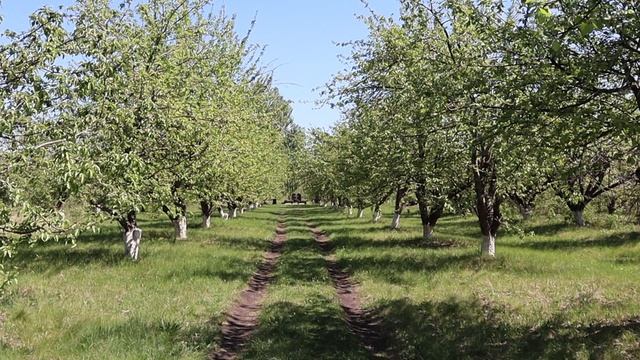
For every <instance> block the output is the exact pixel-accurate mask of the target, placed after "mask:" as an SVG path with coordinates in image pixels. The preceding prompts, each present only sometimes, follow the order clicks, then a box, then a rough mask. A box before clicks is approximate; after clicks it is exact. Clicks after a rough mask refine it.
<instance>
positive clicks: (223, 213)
mask: <svg viewBox="0 0 640 360" xmlns="http://www.w3.org/2000/svg"><path fill="white" fill-rule="evenodd" d="M218 210H219V212H220V217H221V218H222V219H223V220H229V213H226V212H224V209H222V208H219V209H218Z"/></svg>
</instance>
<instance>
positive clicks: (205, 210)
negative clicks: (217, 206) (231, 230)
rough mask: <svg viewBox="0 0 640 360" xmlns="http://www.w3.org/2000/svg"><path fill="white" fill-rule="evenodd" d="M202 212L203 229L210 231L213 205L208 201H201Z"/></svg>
mask: <svg viewBox="0 0 640 360" xmlns="http://www.w3.org/2000/svg"><path fill="white" fill-rule="evenodd" d="M200 210H202V227H203V228H205V229H209V228H210V227H211V214H212V213H213V204H212V203H211V202H210V201H207V200H201V201H200Z"/></svg>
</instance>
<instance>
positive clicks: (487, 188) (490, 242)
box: [472, 144, 502, 257]
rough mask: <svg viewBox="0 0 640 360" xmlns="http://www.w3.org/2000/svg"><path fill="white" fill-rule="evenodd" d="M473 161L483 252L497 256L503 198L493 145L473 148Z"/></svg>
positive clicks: (490, 255) (486, 254)
mask: <svg viewBox="0 0 640 360" xmlns="http://www.w3.org/2000/svg"><path fill="white" fill-rule="evenodd" d="M472 161H473V166H474V171H473V182H474V187H475V193H476V211H477V215H478V222H479V223H480V231H481V233H482V236H483V240H482V245H481V253H482V255H483V256H487V257H495V254H496V249H495V247H496V245H495V243H496V234H497V233H498V228H499V227H500V224H501V222H502V214H501V212H500V204H501V203H502V198H501V197H500V196H499V195H498V189H497V171H496V164H495V160H494V158H493V154H492V151H491V147H490V146H485V145H484V144H481V145H478V147H475V148H473V150H472Z"/></svg>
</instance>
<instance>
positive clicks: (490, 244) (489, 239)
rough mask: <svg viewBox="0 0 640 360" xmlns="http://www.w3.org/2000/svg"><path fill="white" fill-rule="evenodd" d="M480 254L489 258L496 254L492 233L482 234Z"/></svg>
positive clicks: (494, 239) (494, 238)
mask: <svg viewBox="0 0 640 360" xmlns="http://www.w3.org/2000/svg"><path fill="white" fill-rule="evenodd" d="M482 256H485V257H490V258H493V257H495V256H496V237H495V236H494V235H483V236H482Z"/></svg>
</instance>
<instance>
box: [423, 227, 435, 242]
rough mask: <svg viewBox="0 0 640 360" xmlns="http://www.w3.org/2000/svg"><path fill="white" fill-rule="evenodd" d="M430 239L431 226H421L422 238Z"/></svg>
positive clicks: (431, 234)
mask: <svg viewBox="0 0 640 360" xmlns="http://www.w3.org/2000/svg"><path fill="white" fill-rule="evenodd" d="M432 237H433V227H431V224H429V223H427V224H424V225H422V238H423V239H424V240H431V238H432Z"/></svg>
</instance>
